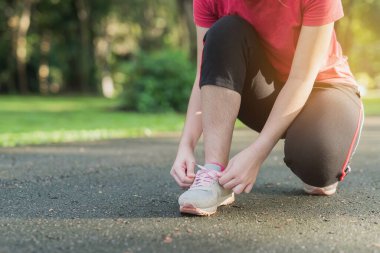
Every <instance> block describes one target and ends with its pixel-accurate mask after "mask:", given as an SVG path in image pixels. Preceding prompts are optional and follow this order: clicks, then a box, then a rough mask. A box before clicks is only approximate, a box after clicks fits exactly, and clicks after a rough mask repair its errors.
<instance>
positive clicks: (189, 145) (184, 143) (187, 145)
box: [179, 139, 196, 151]
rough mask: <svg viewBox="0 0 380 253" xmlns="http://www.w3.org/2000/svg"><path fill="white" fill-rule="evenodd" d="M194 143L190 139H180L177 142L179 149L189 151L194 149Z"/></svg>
mask: <svg viewBox="0 0 380 253" xmlns="http://www.w3.org/2000/svg"><path fill="white" fill-rule="evenodd" d="M195 145H196V143H195V142H194V141H191V140H186V139H181V141H180V143H179V149H190V150H191V151H194V150H195Z"/></svg>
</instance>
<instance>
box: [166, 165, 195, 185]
mask: <svg viewBox="0 0 380 253" xmlns="http://www.w3.org/2000/svg"><path fill="white" fill-rule="evenodd" d="M170 175H172V177H173V178H174V180H175V181H176V182H177V184H178V185H179V186H180V187H181V188H189V187H190V185H191V183H184V182H182V181H181V179H180V178H179V177H178V175H177V173H176V171H175V170H174V169H172V170H171V171H170Z"/></svg>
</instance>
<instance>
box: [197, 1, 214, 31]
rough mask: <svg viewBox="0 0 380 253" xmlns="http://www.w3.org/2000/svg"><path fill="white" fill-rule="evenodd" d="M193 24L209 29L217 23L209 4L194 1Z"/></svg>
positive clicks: (207, 2)
mask: <svg viewBox="0 0 380 253" xmlns="http://www.w3.org/2000/svg"><path fill="white" fill-rule="evenodd" d="M193 7H194V23H195V24H196V25H197V26H200V27H205V28H209V27H211V26H212V24H214V23H215V21H217V19H218V18H217V17H216V15H215V13H213V11H212V8H211V5H210V2H209V1H207V0H194V1H193Z"/></svg>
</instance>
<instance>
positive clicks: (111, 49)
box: [0, 0, 380, 94]
mask: <svg viewBox="0 0 380 253" xmlns="http://www.w3.org/2000/svg"><path fill="white" fill-rule="evenodd" d="M342 2H343V4H344V9H345V14H346V16H345V18H344V19H342V20H341V21H339V22H338V23H337V30H338V36H339V39H340V42H341V44H342V47H343V50H344V53H345V54H346V55H348V56H349V58H350V65H351V67H352V70H353V72H354V73H355V74H357V76H358V77H359V79H360V80H361V77H363V80H364V79H365V80H370V81H369V83H368V82H367V85H369V86H370V87H371V85H372V87H376V86H377V87H380V26H379V25H378V24H379V23H380V15H378V13H380V1H378V0H342ZM0 13H1V15H0V93H16V92H17V93H27V92H38V93H40V94H48V93H63V92H69V93H95V92H98V93H100V92H101V91H102V90H104V87H102V85H101V83H102V80H103V81H104V80H105V82H104V83H105V84H107V85H111V86H115V87H114V88H115V89H122V88H123V87H124V88H128V85H129V84H128V80H129V79H131V77H130V76H128V75H127V71H125V70H124V69H125V68H129V67H125V66H127V65H128V64H135V63H134V62H136V59H135V58H136V57H138V55H140V54H141V52H143V53H144V54H145V55H148V54H152V55H154V54H155V53H156V51H165V52H170V50H174V51H175V50H180V51H183V52H186V54H185V55H187V57H188V59H190V60H191V61H192V63H193V64H194V62H195V57H196V43H195V41H196V38H195V29H194V28H195V26H194V24H193V15H192V0H145V1H141V0H109V1H104V0H23V1H22V0H0ZM147 57H148V56H147ZM152 57H153V58H154V56H152ZM148 58H149V57H148ZM181 59H186V57H185V58H181ZM364 77H365V78H364ZM159 82H160V80H157V83H159ZM376 82H377V83H376Z"/></svg>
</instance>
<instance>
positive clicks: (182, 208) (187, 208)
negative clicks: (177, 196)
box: [179, 193, 235, 216]
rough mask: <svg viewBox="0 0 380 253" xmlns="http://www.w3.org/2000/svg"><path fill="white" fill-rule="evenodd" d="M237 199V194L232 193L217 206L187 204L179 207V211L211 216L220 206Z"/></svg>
mask: <svg viewBox="0 0 380 253" xmlns="http://www.w3.org/2000/svg"><path fill="white" fill-rule="evenodd" d="M234 201H235V195H234V194H233V193H232V196H230V197H227V198H225V199H222V200H221V201H220V203H218V204H217V205H216V206H212V207H206V208H198V207H195V206H193V205H192V204H185V205H182V206H180V207H179V211H180V212H181V213H186V214H193V215H198V216H210V215H212V214H214V213H216V210H217V208H218V206H226V205H229V204H232V203H233V202H234Z"/></svg>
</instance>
